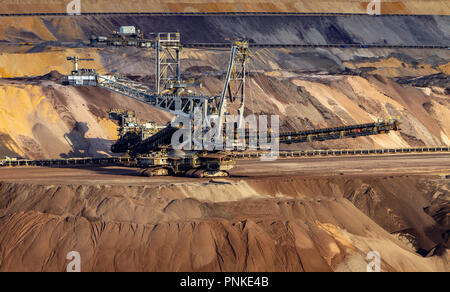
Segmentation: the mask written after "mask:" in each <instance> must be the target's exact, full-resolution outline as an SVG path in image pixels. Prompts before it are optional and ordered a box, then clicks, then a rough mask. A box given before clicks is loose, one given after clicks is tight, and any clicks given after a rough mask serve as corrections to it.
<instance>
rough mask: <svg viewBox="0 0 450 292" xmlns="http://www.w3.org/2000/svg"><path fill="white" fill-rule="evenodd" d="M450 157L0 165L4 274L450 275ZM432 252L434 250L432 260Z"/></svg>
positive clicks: (0, 236)
mask: <svg viewBox="0 0 450 292" xmlns="http://www.w3.org/2000/svg"><path fill="white" fill-rule="evenodd" d="M449 173H450V155H449V154H436V155H401V156H383V157H380V156H377V157H359V158H355V157H350V158H314V159H307V160H306V159H299V160H279V161H274V162H259V161H240V162H239V163H238V165H237V167H236V169H235V170H234V171H233V172H232V177H230V178H220V179H219V178H218V179H189V178H182V177H159V178H150V179H149V178H142V177H138V176H136V175H135V174H136V173H135V170H134V169H129V168H123V167H105V168H79V169H71V168H69V169H57V168H2V169H0V271H64V270H65V268H66V265H67V261H66V255H67V253H68V252H69V251H73V250H76V251H78V252H80V253H81V255H82V271H188V272H189V271H229V272H232V271H234V272H235V271H291V272H293V271H365V270H366V265H367V262H366V261H365V256H366V255H367V253H368V252H370V251H373V250H376V251H380V252H381V255H382V270H383V271H447V272H448V271H450V267H449V258H450V254H449V252H448V249H447V248H448V246H447V244H448V242H447V241H446V239H445V236H446V235H445V234H446V232H447V233H448V230H449V223H448V219H447V217H448V216H447V214H448V212H447V211H446V210H448V208H449V205H448V202H449V183H448V179H447V178H446V176H447V175H448V174H449ZM425 256H426V257H425Z"/></svg>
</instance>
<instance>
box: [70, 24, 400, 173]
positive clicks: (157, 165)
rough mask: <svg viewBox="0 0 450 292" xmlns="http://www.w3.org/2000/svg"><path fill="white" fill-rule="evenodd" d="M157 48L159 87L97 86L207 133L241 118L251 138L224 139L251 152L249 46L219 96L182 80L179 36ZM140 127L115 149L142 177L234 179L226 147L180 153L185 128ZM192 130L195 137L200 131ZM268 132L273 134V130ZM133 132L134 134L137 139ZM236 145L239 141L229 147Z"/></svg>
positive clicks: (393, 127)
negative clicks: (177, 143)
mask: <svg viewBox="0 0 450 292" xmlns="http://www.w3.org/2000/svg"><path fill="white" fill-rule="evenodd" d="M152 48H154V49H155V51H156V53H155V55H156V58H155V65H156V70H155V71H156V76H155V77H156V86H155V87H149V86H147V85H145V84H141V83H138V82H135V81H132V80H129V79H127V78H125V77H123V76H114V75H107V76H103V75H100V74H97V73H95V75H94V77H95V80H96V84H95V85H96V86H100V87H103V88H105V89H107V90H110V91H113V92H116V93H119V94H122V95H124V96H127V97H129V98H132V99H134V100H138V101H140V102H142V103H145V104H148V105H150V106H153V107H155V108H157V109H160V110H163V111H166V112H169V113H171V114H174V115H175V117H176V118H175V120H177V119H182V120H184V121H186V120H187V121H194V119H195V118H196V115H201V120H202V121H204V122H203V123H202V124H201V126H200V127H204V128H202V129H201V131H203V132H205V131H207V130H209V129H210V128H211V127H214V126H215V127H216V131H218V132H217V133H224V129H225V128H226V120H227V116H229V115H233V116H235V117H236V116H237V121H235V122H234V126H235V130H237V131H239V130H242V132H243V133H245V134H244V136H243V137H242V136H239V139H240V140H239V141H238V135H236V134H235V135H234V137H229V136H227V135H224V134H223V138H224V139H223V143H226V142H231V145H238V144H239V145H241V146H243V148H241V149H240V150H243V149H245V148H246V147H248V146H249V142H250V141H251V140H252V139H253V138H255V137H254V136H252V135H254V134H250V132H249V131H248V129H245V123H244V109H245V101H246V77H247V64H248V62H249V54H250V52H249V45H248V42H247V41H242V40H239V41H235V42H234V43H233V45H232V48H231V54H230V60H229V64H228V69H227V73H226V78H225V82H224V87H223V90H222V92H221V93H220V94H219V95H216V96H206V95H203V94H196V93H195V91H193V90H191V89H190V88H193V87H200V86H201V83H199V82H196V81H195V80H183V79H182V78H181V74H180V51H181V49H182V48H181V42H180V35H179V33H160V34H158V36H157V38H156V39H155V43H154V45H153V46H152ZM86 72H88V71H86ZM70 85H74V86H77V85H80V84H76V83H75V84H70ZM89 85H92V84H89ZM81 86H83V84H81ZM119 115H120V113H119ZM135 124H136V126H135V127H129V125H128V126H127V130H125V131H124V130H123V129H124V125H121V130H120V139H119V140H118V141H117V142H116V143H115V144H114V145H113V146H112V151H113V152H116V153H125V152H126V153H128V154H129V155H130V156H132V157H136V161H137V166H139V167H140V168H142V171H141V172H140V174H141V175H145V176H163V175H185V176H189V177H199V178H200V177H217V176H228V175H229V173H228V171H229V170H230V169H232V168H233V167H234V166H235V161H234V159H233V158H232V157H231V155H230V150H229V151H228V152H224V151H223V150H222V149H223V148H220V147H219V148H213V149H209V151H205V150H195V148H194V149H193V150H188V151H180V150H178V149H175V148H174V147H173V145H172V140H173V136H174V135H176V133H177V132H178V131H179V130H180V126H174V125H175V124H177V123H173V122H172V123H171V124H168V125H167V126H166V127H160V128H158V129H156V130H155V129H153V132H151V135H141V134H138V133H140V132H139V131H138V130H139V129H142V125H141V124H139V123H135ZM178 124H180V123H178ZM192 124H195V122H194V123H192ZM138 128H139V129H138ZM192 128H195V126H192ZM190 130H191V129H189V131H190ZM192 130H193V131H195V129H192ZM197 130H198V129H197ZM398 130H400V123H399V120H398V119H395V118H391V119H389V120H387V121H377V122H374V123H369V124H360V125H351V126H342V127H336V128H326V129H315V130H307V131H294V132H281V133H279V135H278V136H277V137H275V139H276V141H274V142H276V143H287V144H291V143H304V142H313V141H325V140H334V139H344V138H357V137H363V136H370V135H379V134H385V133H388V132H390V131H398ZM268 131H269V132H270V129H269V130H268ZM130 132H132V133H133V134H132V135H131V134H130ZM266 135H269V133H266ZM242 138H243V139H242ZM227 139H228V141H227ZM230 139H232V140H233V141H229V140H230ZM258 149H259V146H258ZM231 151H233V150H231Z"/></svg>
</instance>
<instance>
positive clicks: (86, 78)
mask: <svg viewBox="0 0 450 292" xmlns="http://www.w3.org/2000/svg"><path fill="white" fill-rule="evenodd" d="M67 61H72V62H73V70H72V73H71V75H68V76H64V77H63V82H62V83H63V85H71V86H95V85H97V77H96V76H97V72H96V71H95V70H94V69H79V68H78V63H79V62H80V61H94V59H92V58H79V57H78V56H73V57H67Z"/></svg>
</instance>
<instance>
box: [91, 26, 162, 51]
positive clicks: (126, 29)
mask: <svg viewBox="0 0 450 292" xmlns="http://www.w3.org/2000/svg"><path fill="white" fill-rule="evenodd" d="M153 43H154V41H152V40H148V39H145V38H144V33H143V32H142V31H141V30H140V29H136V27H135V26H121V27H120V29H119V31H113V33H112V34H111V36H109V37H107V36H95V35H93V36H91V46H98V45H101V44H104V45H108V46H118V47H122V46H132V47H141V48H151V47H152V46H153Z"/></svg>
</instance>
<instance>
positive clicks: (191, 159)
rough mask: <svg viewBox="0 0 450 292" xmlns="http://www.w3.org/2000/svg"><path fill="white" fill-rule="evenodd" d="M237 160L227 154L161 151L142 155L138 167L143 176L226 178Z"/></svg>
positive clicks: (138, 159) (138, 160)
mask: <svg viewBox="0 0 450 292" xmlns="http://www.w3.org/2000/svg"><path fill="white" fill-rule="evenodd" d="M235 163H236V162H235V160H234V159H232V158H231V157H230V156H229V155H226V154H220V153H216V154H210V153H182V154H181V155H180V154H172V155H168V154H167V152H166V151H159V152H155V153H152V154H150V155H140V156H139V157H138V158H137V165H138V166H139V167H140V168H142V171H141V172H140V174H141V175H143V176H149V177H151V176H164V175H184V176H187V177H195V178H202V177H226V176H229V173H228V171H229V170H230V169H232V168H233V167H234V165H235Z"/></svg>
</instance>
